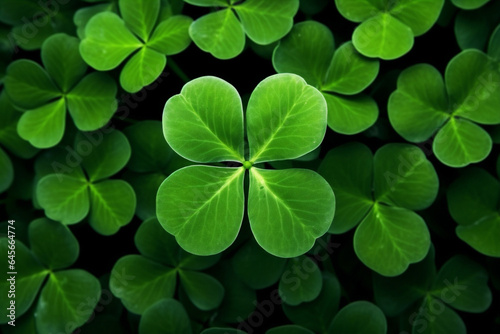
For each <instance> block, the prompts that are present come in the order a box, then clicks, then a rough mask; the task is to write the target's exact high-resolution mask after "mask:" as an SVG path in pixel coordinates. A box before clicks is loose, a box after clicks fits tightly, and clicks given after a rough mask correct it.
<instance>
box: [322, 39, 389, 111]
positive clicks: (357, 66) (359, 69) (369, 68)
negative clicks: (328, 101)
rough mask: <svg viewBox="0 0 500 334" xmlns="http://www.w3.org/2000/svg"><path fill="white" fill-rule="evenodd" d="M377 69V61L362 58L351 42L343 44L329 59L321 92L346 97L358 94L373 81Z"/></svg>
mask: <svg viewBox="0 0 500 334" xmlns="http://www.w3.org/2000/svg"><path fill="white" fill-rule="evenodd" d="M379 67H380V65H379V61H378V60H373V59H369V58H366V57H363V56H362V55H361V54H359V52H358V51H356V49H355V48H354V46H353V45H352V42H347V43H344V44H342V45H341V46H340V47H339V48H338V49H337V50H336V51H335V54H334V55H333V58H332V59H331V63H330V66H329V68H328V72H327V73H326V77H325V80H324V84H323V85H322V86H321V90H322V91H331V92H335V93H340V94H346V95H353V94H357V93H360V92H361V91H362V90H364V89H365V88H366V87H368V86H369V85H370V84H371V83H372V82H373V80H375V78H376V77H377V74H378V70H379ZM333 110H334V111H335V109H333Z"/></svg>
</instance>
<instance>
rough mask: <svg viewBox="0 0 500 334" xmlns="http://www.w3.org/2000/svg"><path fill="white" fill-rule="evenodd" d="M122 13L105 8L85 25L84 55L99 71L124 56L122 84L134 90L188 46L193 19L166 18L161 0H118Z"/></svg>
mask: <svg viewBox="0 0 500 334" xmlns="http://www.w3.org/2000/svg"><path fill="white" fill-rule="evenodd" d="M118 6H119V9H120V14H121V17H120V16H119V15H117V14H116V13H113V12H111V11H104V12H101V13H98V14H96V15H94V16H93V17H92V18H91V19H90V20H89V21H88V22H87V24H86V26H85V37H84V39H83V40H82V42H81V44H80V53H81V55H82V58H83V59H84V60H85V61H86V62H87V63H88V64H89V65H90V66H92V67H93V68H95V69H97V70H99V71H108V70H112V69H114V68H116V67H117V66H119V65H120V64H121V63H122V62H124V61H125V59H127V58H128V60H127V61H126V63H125V66H124V67H123V69H122V71H121V73H120V84H121V86H122V87H123V89H125V90H126V91H128V92H131V93H134V92H138V91H139V90H141V89H142V87H144V86H147V85H149V84H151V83H152V82H153V81H154V80H155V79H156V78H158V76H159V75H160V74H161V72H162V71H163V69H164V68H165V65H166V63H167V60H166V58H165V55H173V54H176V53H179V52H181V51H183V50H184V49H185V48H187V47H188V45H189V43H190V39H189V36H188V27H189V25H190V24H191V22H192V20H191V18H189V17H187V16H183V15H174V16H169V17H164V15H160V14H161V2H160V0H141V1H135V0H119V1H118Z"/></svg>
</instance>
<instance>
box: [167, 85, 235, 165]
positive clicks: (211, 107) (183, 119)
mask: <svg viewBox="0 0 500 334" xmlns="http://www.w3.org/2000/svg"><path fill="white" fill-rule="evenodd" d="M214 96H219V97H223V98H217V99H214V98H213V97H214ZM163 132H164V134H165V139H166V140H167V142H168V143H169V145H170V146H171V147H172V149H173V150H174V151H176V152H177V153H178V154H179V155H180V156H182V157H184V158H186V159H189V160H192V161H196V162H217V161H228V160H230V161H240V162H243V161H244V157H243V152H244V143H243V108H242V104H241V98H240V96H239V94H238V92H237V91H236V89H235V88H234V87H233V86H232V85H230V84H229V83H227V82H226V81H224V80H222V79H219V78H216V77H211V76H208V77H201V78H198V79H195V80H192V81H190V82H189V83H187V84H186V85H184V87H183V88H182V90H181V93H180V94H178V95H175V96H173V97H171V98H170V99H169V100H168V101H167V103H166V104H165V109H164V111H163Z"/></svg>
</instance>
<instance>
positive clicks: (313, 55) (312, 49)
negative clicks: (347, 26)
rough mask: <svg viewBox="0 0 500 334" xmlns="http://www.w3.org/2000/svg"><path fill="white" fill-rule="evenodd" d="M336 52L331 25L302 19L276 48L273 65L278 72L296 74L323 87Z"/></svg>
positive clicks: (312, 83)
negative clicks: (329, 27) (329, 26)
mask: <svg viewBox="0 0 500 334" xmlns="http://www.w3.org/2000/svg"><path fill="white" fill-rule="evenodd" d="M333 51H334V41H333V35H332V33H331V31H330V29H328V27H327V26H325V25H323V24H321V23H319V22H316V21H305V22H300V23H297V24H296V25H294V26H293V29H292V30H291V31H290V33H289V34H288V35H287V36H285V37H284V38H283V39H282V40H281V41H280V42H279V44H278V46H277V47H276V48H275V50H274V53H273V66H274V69H275V70H276V72H278V73H287V72H289V73H295V74H298V75H300V76H301V77H302V78H304V80H306V82H307V83H308V84H310V85H313V86H315V87H320V86H321V84H322V83H323V80H324V78H325V73H326V71H327V69H328V65H329V64H330V61H331V59H332V56H333Z"/></svg>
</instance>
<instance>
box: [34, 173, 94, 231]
mask: <svg viewBox="0 0 500 334" xmlns="http://www.w3.org/2000/svg"><path fill="white" fill-rule="evenodd" d="M80 173H81V176H80V177H77V176H75V175H65V174H50V175H47V176H45V177H43V178H42V179H41V180H40V181H38V185H37V187H36V197H37V200H38V203H39V204H40V206H41V207H42V208H43V209H44V210H45V215H46V216H47V217H48V218H50V219H53V220H56V221H60V222H61V223H63V224H65V225H69V224H75V223H78V222H79V221H81V220H82V219H83V218H85V216H87V214H88V212H89V207H90V203H89V190H88V184H87V180H86V179H85V178H84V176H83V172H80Z"/></svg>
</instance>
